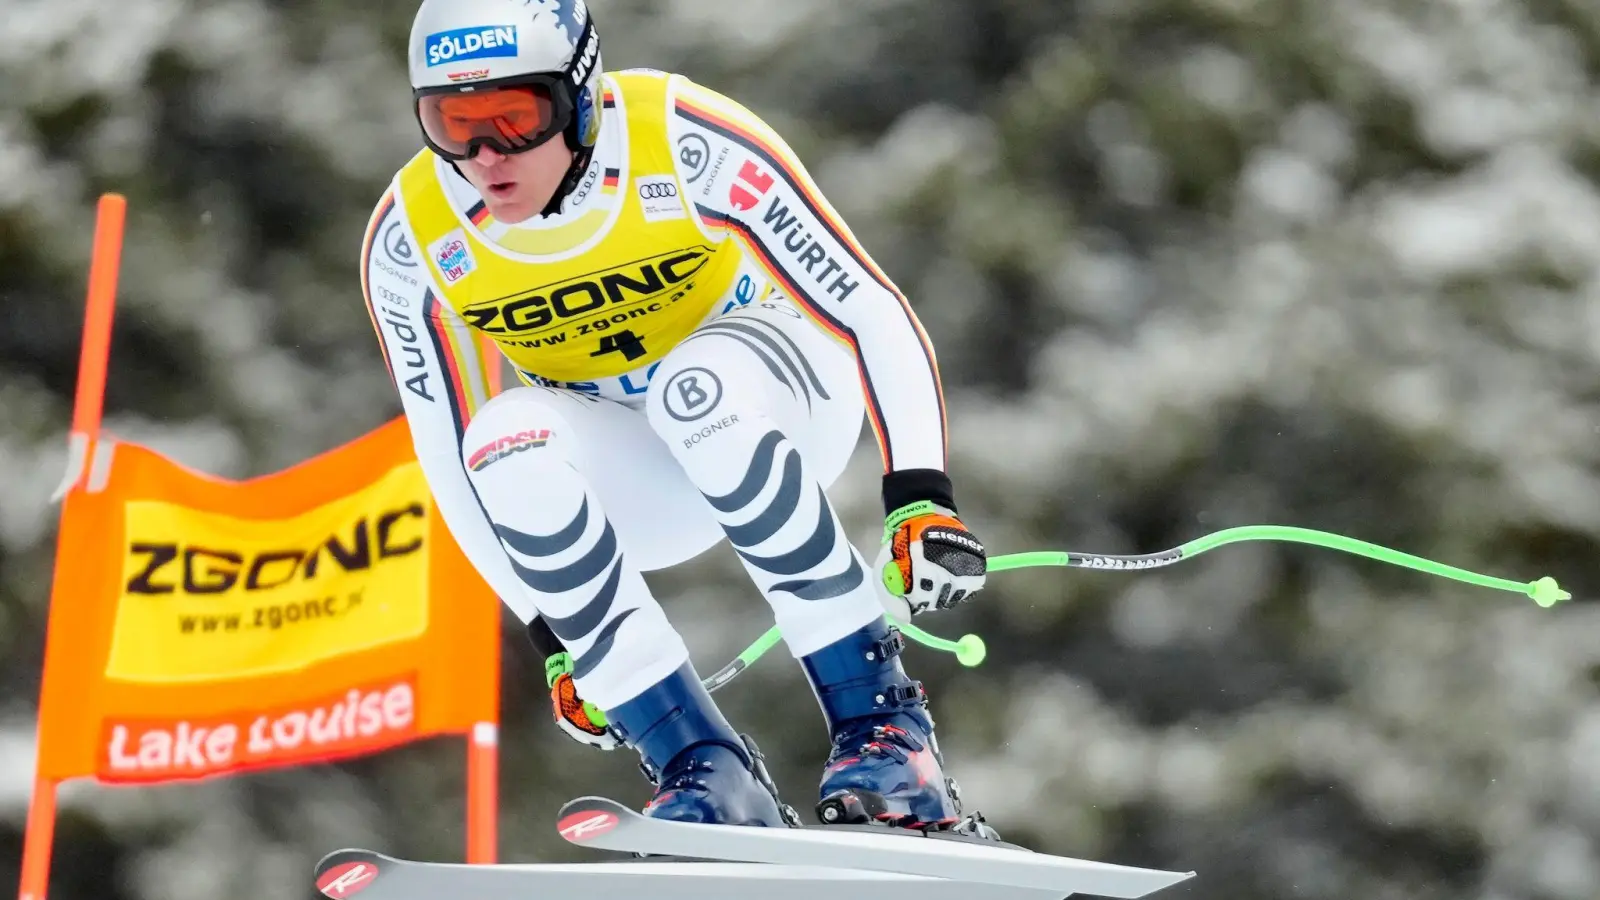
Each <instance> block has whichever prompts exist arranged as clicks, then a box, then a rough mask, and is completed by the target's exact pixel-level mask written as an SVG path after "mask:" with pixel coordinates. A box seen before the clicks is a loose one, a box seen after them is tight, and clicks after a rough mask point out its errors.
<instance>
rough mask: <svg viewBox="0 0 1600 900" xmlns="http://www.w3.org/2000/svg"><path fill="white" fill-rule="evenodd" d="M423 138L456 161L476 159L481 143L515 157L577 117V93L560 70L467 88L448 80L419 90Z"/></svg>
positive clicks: (482, 145)
mask: <svg viewBox="0 0 1600 900" xmlns="http://www.w3.org/2000/svg"><path fill="white" fill-rule="evenodd" d="M414 106H415V109H416V114H417V122H418V124H420V125H421V126H422V137H423V140H425V141H426V142H427V144H428V146H429V148H431V149H432V150H433V151H434V152H435V153H437V154H439V155H440V156H442V157H444V158H445V159H448V160H451V161H459V160H464V159H470V158H472V156H473V154H475V153H477V152H478V148H479V147H492V148H494V149H495V150H496V151H497V152H499V153H503V154H505V155H507V156H510V155H512V154H515V153H524V152H526V151H528V150H532V149H533V148H535V147H537V146H539V145H540V144H543V143H544V142H545V141H548V140H550V139H551V138H553V137H555V136H556V135H558V134H560V133H561V132H562V131H563V130H565V129H566V127H567V123H568V122H570V121H572V97H571V94H570V93H569V92H568V90H567V84H566V80H565V79H564V78H563V77H562V76H560V75H556V74H540V75H534V76H522V77H518V78H516V79H503V80H501V81H497V82H486V83H484V84H475V85H470V86H465V87H457V86H455V85H444V86H442V87H435V88H423V89H422V90H419V91H417V92H416V94H415V100H414Z"/></svg>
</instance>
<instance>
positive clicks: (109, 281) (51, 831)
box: [18, 193, 128, 900]
mask: <svg viewBox="0 0 1600 900" xmlns="http://www.w3.org/2000/svg"><path fill="white" fill-rule="evenodd" d="M127 212H128V201H127V198H125V197H123V196H122V195H121V194H110V193H108V194H101V195H100V202H99V205H98V208H97V210H96V216H95V226H94V244H93V247H92V248H91V250H90V257H89V292H88V298H87V303H86V305H85V308H84V321H83V342H82V345H81V346H80V347H79V351H78V389H77V396H76V397H74V398H73V403H72V437H71V448H70V458H69V460H68V463H67V465H68V473H67V480H66V481H64V482H63V483H62V492H63V493H66V492H70V490H71V489H72V488H73V487H74V486H76V484H77V482H78V480H79V479H80V478H81V477H82V475H83V473H84V471H85V468H86V466H87V464H88V459H89V456H90V454H91V452H92V450H93V446H94V442H95V440H96V439H97V438H98V437H99V436H100V420H101V415H102V413H103V411H104V409H105V393H106V367H107V364H108V362H109V359H110V356H111V320H112V317H113V315H114V314H115V312H116V298H117V270H118V268H119V267H120V266H121V264H122V234H123V230H124V226H125V224H126V221H127ZM61 549H62V548H59V547H58V548H57V553H58V554H59V553H60V552H61ZM46 627H48V625H47V626H46ZM46 647H47V649H46V653H48V652H49V650H48V641H47V642H46ZM45 669H46V671H48V670H49V666H48V665H47V666H46V667H45ZM40 694H41V696H42V695H43V691H42V690H41V691H40ZM41 721H42V717H41ZM42 738H43V736H42V735H41V736H40V744H41V746H42V744H43V740H42ZM37 767H38V762H37V761H35V772H36V773H37ZM55 832H56V783H55V782H54V781H52V780H50V779H48V778H43V777H39V776H38V775H37V774H35V777H34V781H33V795H32V796H31V797H29V799H28V824H27V826H26V830H25V831H24V832H23V835H22V879H21V880H22V883H21V885H20V888H19V892H18V897H19V898H20V900H45V893H46V891H47V889H48V888H49V885H50V850H51V847H52V845H53V844H54V842H55Z"/></svg>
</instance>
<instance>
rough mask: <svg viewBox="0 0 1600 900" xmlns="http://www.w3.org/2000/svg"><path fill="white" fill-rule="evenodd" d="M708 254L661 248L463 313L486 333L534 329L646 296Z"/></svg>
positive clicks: (680, 278)
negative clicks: (643, 256)
mask: <svg viewBox="0 0 1600 900" xmlns="http://www.w3.org/2000/svg"><path fill="white" fill-rule="evenodd" d="M710 256H711V248H710V247H694V248H690V249H687V250H679V251H675V252H673V253H665V254H662V255H661V256H658V257H656V258H654V259H648V260H644V261H642V262H634V263H628V264H627V265H623V266H618V267H617V268H615V269H612V270H611V271H609V272H596V273H594V274H592V275H588V276H585V277H583V278H581V279H579V280H577V281H568V282H564V283H561V284H554V285H546V286H545V287H541V288H536V289H535V290H533V291H531V292H529V293H526V294H521V295H517V296H513V297H507V298H503V299H501V300H495V301H493V302H491V303H485V304H483V305H481V306H469V307H467V308H466V309H464V310H462V314H463V315H465V316H466V318H467V320H468V321H469V322H471V323H472V325H473V326H474V327H476V328H479V329H482V330H483V331H485V332H487V333H489V334H522V333H525V332H529V331H537V330H539V329H541V328H543V327H545V326H546V325H549V324H550V323H551V322H553V321H555V320H557V319H569V318H572V317H573V316H582V315H588V314H589V313H593V312H597V311H599V310H601V309H603V308H605V307H606V306H608V305H612V306H615V305H617V304H621V303H632V302H635V301H639V300H646V299H649V298H651V297H654V296H656V295H658V294H660V293H663V292H664V291H668V290H671V289H672V288H674V287H677V286H678V285H679V284H682V283H683V282H684V281H686V280H688V279H689V278H690V277H692V276H693V275H694V273H696V272H698V271H700V268H701V267H702V266H704V265H705V264H706V260H708V259H709V258H710Z"/></svg>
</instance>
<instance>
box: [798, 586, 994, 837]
mask: <svg viewBox="0 0 1600 900" xmlns="http://www.w3.org/2000/svg"><path fill="white" fill-rule="evenodd" d="M904 649H905V638H904V637H902V636H901V634H900V632H899V630H897V629H893V628H890V627H889V624H888V622H887V620H885V619H883V618H881V617H880V618H879V619H878V620H877V621H876V622H874V623H873V624H871V625H868V626H867V627H865V628H863V629H861V630H860V631H857V632H855V633H853V634H850V635H847V636H845V637H844V638H842V639H841V640H839V641H836V642H835V643H833V644H832V645H830V646H828V647H825V648H823V649H822V650H820V651H818V652H816V653H813V654H811V655H809V656H805V657H802V658H801V660H800V664H801V667H802V668H804V670H805V673H806V678H807V679H808V680H809V681H810V682H811V687H812V690H813V691H814V692H815V693H816V695H817V700H818V702H819V703H820V704H821V706H822V715H823V719H824V720H825V721H826V722H827V726H828V731H829V733H830V734H831V735H832V737H833V750H832V752H830V753H829V755H828V764H827V768H826V769H824V770H823V773H822V783H821V786H820V791H819V793H820V797H821V799H820V800H819V801H818V803H817V818H818V819H820V820H821V821H822V823H823V824H824V825H860V824H879V825H887V826H891V827H900V828H911V829H917V830H921V831H939V832H951V833H954V834H963V835H968V836H971V837H980V838H985V839H989V840H999V838H1000V836H999V834H998V833H996V832H995V831H994V829H993V828H991V827H989V825H988V824H987V823H985V822H984V821H983V816H982V814H979V813H974V814H973V815H971V816H967V817H965V818H963V817H962V815H961V791H960V788H959V787H958V786H957V785H956V782H955V779H953V778H949V777H946V776H945V774H944V759H943V756H942V755H941V754H940V752H939V745H938V742H937V741H936V740H935V739H934V735H933V717H932V715H931V714H930V713H929V711H928V701H927V695H926V694H925V693H924V692H923V689H922V683H921V682H919V681H913V680H911V679H910V678H907V677H906V673H905V670H904V669H903V668H902V667H901V665H900V660H899V656H900V653H901V651H902V650H904Z"/></svg>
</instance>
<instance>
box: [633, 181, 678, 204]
mask: <svg viewBox="0 0 1600 900" xmlns="http://www.w3.org/2000/svg"><path fill="white" fill-rule="evenodd" d="M676 196H678V186H677V185H675V184H673V183H672V182H670V181H651V182H648V183H646V184H641V185H639V199H640V200H665V199H667V198H668V197H676Z"/></svg>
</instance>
